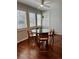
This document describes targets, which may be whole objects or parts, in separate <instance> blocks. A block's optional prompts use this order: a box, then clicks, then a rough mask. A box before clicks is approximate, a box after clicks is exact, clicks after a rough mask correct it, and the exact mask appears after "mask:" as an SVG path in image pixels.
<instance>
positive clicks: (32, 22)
mask: <svg viewBox="0 0 79 59" xmlns="http://www.w3.org/2000/svg"><path fill="white" fill-rule="evenodd" d="M29 21H30V27H33V26H36V20H35V13H32V12H29Z"/></svg>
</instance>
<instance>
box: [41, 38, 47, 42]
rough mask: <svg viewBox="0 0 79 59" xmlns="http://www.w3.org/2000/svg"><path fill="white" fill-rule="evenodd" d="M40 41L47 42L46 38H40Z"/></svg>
mask: <svg viewBox="0 0 79 59" xmlns="http://www.w3.org/2000/svg"><path fill="white" fill-rule="evenodd" d="M40 40H41V41H43V40H44V41H45V40H48V38H40Z"/></svg>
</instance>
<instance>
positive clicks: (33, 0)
mask: <svg viewBox="0 0 79 59" xmlns="http://www.w3.org/2000/svg"><path fill="white" fill-rule="evenodd" d="M17 1H18V2H21V3H24V4H27V5H30V6H32V7H35V8H37V9H40V10H48V9H50V8H51V7H52V3H55V2H56V1H57V0H45V3H47V2H48V1H49V3H48V4H49V6H50V7H49V8H48V7H40V5H41V0H17Z"/></svg>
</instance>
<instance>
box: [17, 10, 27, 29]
mask: <svg viewBox="0 0 79 59" xmlns="http://www.w3.org/2000/svg"><path fill="white" fill-rule="evenodd" d="M26 27H27V21H26V12H25V11H21V10H17V28H18V29H22V28H26Z"/></svg>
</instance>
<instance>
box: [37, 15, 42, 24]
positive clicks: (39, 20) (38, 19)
mask: <svg viewBox="0 0 79 59" xmlns="http://www.w3.org/2000/svg"><path fill="white" fill-rule="evenodd" d="M37 26H41V14H37Z"/></svg>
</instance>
